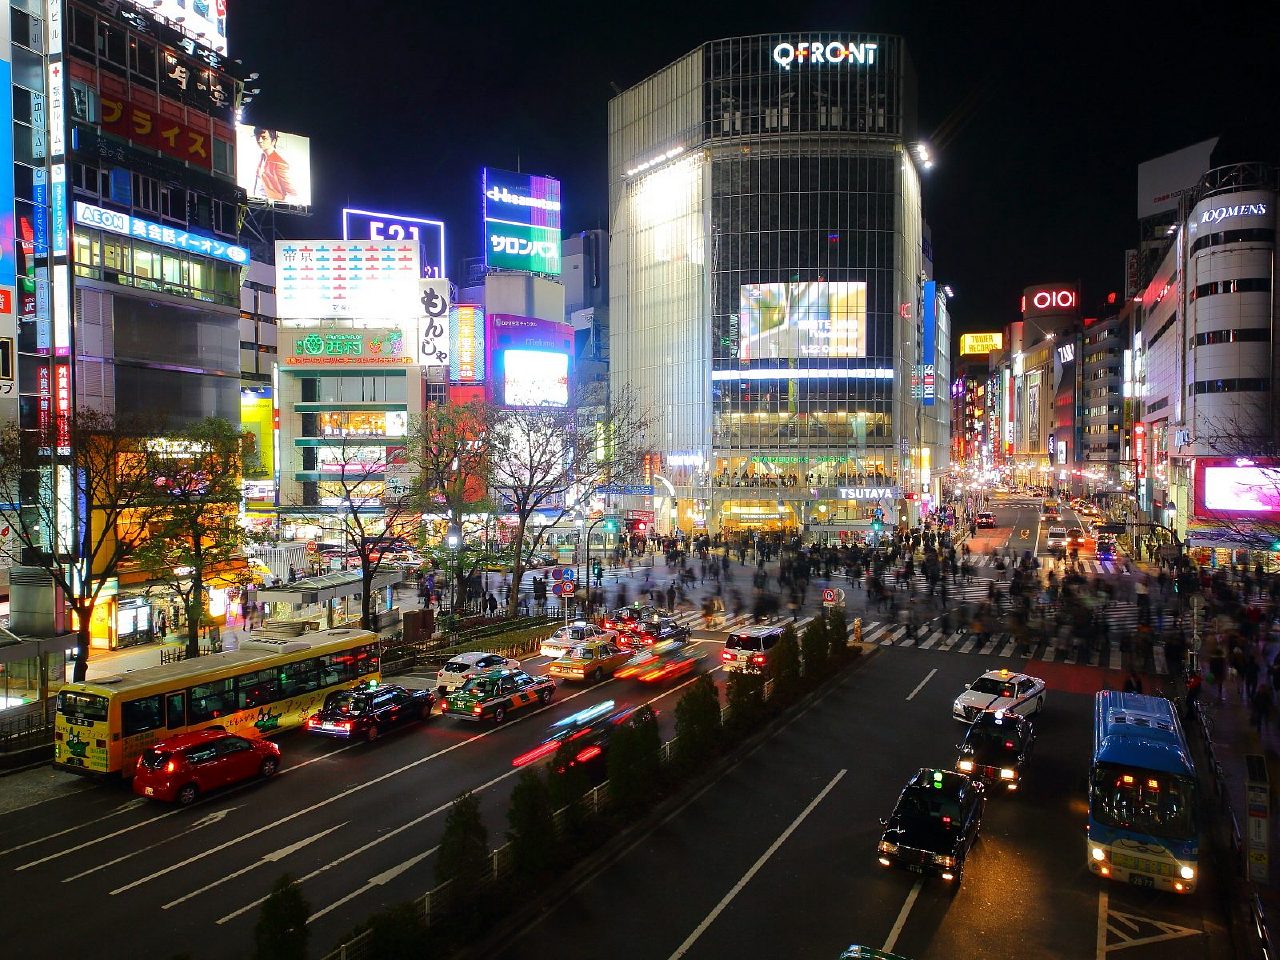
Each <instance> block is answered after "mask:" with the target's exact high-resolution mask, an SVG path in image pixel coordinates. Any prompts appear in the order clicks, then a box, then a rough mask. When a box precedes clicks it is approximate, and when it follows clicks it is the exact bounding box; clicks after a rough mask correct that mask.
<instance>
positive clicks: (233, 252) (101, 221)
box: [75, 200, 249, 267]
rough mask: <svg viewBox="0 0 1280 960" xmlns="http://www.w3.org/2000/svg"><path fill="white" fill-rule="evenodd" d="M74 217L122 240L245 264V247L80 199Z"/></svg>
mask: <svg viewBox="0 0 1280 960" xmlns="http://www.w3.org/2000/svg"><path fill="white" fill-rule="evenodd" d="M75 217H76V223H77V224H78V225H79V226H82V227H96V228H97V229H99V230H106V231H107V232H108V233H118V234H120V235H121V236H124V237H133V238H135V239H137V240H146V241H147V242H148V243H158V244H159V245H160V246H162V247H171V248H173V249H174V250H183V251H185V252H187V253H198V254H200V255H201V256H205V257H213V258H214V259H215V260H223V261H225V262H227V263H234V264H235V265H236V266H238V267H244V266H248V264H249V251H248V249H246V248H245V247H240V246H237V245H236V244H234V243H227V241H225V240H219V239H218V238H217V237H206V236H202V235H201V234H198V233H191V232H189V231H187V230H181V229H179V228H178V227H169V226H165V225H164V224H160V223H152V222H151V221H150V220H143V219H142V218H141V217H131V216H129V214H127V213H119V212H117V211H115V210H105V209H103V208H102V207H95V206H94V205H93V204H91V203H85V202H83V201H81V200H77V201H76V206H75Z"/></svg>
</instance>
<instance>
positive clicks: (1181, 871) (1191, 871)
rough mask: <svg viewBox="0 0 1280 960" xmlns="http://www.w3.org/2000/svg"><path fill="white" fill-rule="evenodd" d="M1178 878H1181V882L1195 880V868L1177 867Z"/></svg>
mask: <svg viewBox="0 0 1280 960" xmlns="http://www.w3.org/2000/svg"><path fill="white" fill-rule="evenodd" d="M1178 876H1180V877H1182V879H1183V880H1194V879H1195V878H1196V868H1195V867H1179V868H1178Z"/></svg>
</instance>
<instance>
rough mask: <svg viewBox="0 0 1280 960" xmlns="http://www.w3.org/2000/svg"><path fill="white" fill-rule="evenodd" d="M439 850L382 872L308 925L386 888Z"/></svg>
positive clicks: (434, 849) (418, 856)
mask: <svg viewBox="0 0 1280 960" xmlns="http://www.w3.org/2000/svg"><path fill="white" fill-rule="evenodd" d="M439 849H440V847H439V846H435V847H432V848H431V849H430V850H424V851H423V852H422V853H420V854H418V855H417V856H416V857H410V858H409V859H408V860H406V861H405V862H404V863H398V864H396V865H395V866H394V867H392V868H391V869H390V870H384V871H382V873H380V874H378V875H377V876H374V877H370V878H369V882H368V883H366V884H365V885H364V886H363V887H357V888H356V889H355V890H352V891H351V892H350V893H348V894H347V895H346V896H345V897H343V898H342V899H341V900H335V901H333V903H331V904H329V905H328V906H327V907H325V908H324V909H323V910H317V911H316V912H315V913H313V914H312V915H311V916H309V917H308V918H307V923H314V922H315V921H317V920H319V919H320V918H321V917H323V916H324V915H325V914H326V913H329V912H330V911H332V910H337V909H338V908H339V907H340V906H342V905H343V904H345V903H350V902H351V901H352V900H354V899H355V898H356V897H358V896H360V894H362V893H364V892H365V891H367V890H372V889H373V888H374V887H381V886H385V885H386V884H388V883H390V882H391V881H392V880H394V879H395V878H396V877H398V876H400V874H402V873H404V872H405V871H407V870H410V869H412V868H413V867H416V866H417V865H418V864H420V863H421V862H422V861H423V860H425V859H427V857H429V856H431V855H432V854H433V853H435V852H436V851H437V850H439Z"/></svg>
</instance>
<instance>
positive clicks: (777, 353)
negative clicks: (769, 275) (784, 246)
mask: <svg viewBox="0 0 1280 960" xmlns="http://www.w3.org/2000/svg"><path fill="white" fill-rule="evenodd" d="M738 310H739V328H740V330H741V331H742V333H741V339H740V340H739V342H738V359H739V360H761V359H766V358H770V357H778V358H802V357H865V356H866V355H867V285H866V283H865V282H863V281H856V282H836V283H827V282H823V281H813V282H806V283H747V284H743V285H742V287H741V288H740V291H739V305H738Z"/></svg>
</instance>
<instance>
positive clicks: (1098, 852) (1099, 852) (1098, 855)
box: [1089, 847, 1107, 863]
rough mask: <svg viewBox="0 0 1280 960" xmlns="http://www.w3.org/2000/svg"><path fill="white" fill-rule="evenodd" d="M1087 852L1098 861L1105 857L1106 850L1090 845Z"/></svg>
mask: <svg viewBox="0 0 1280 960" xmlns="http://www.w3.org/2000/svg"><path fill="white" fill-rule="evenodd" d="M1089 853H1090V855H1091V856H1092V857H1093V859H1095V860H1097V861H1098V862H1099V863H1101V862H1102V861H1103V860H1105V859H1107V851H1105V850H1103V849H1102V848H1101V847H1091V848H1090V849H1089Z"/></svg>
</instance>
